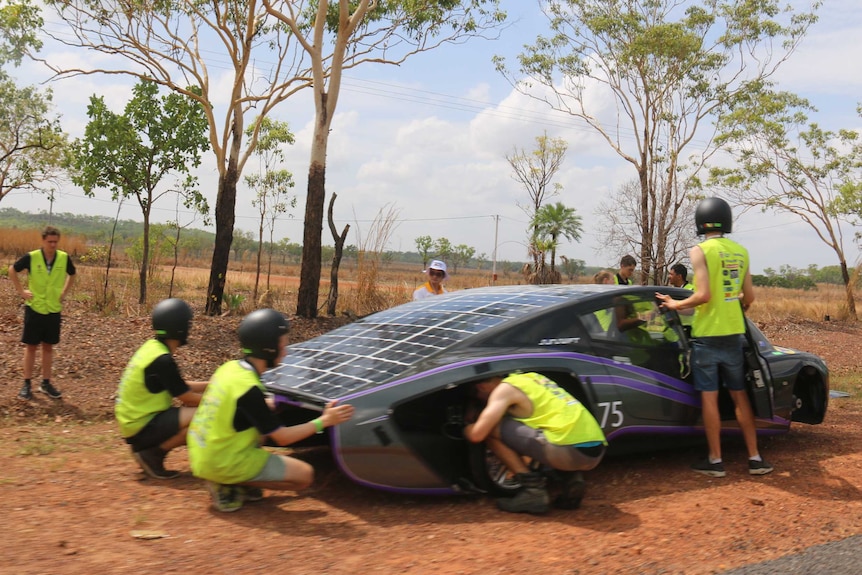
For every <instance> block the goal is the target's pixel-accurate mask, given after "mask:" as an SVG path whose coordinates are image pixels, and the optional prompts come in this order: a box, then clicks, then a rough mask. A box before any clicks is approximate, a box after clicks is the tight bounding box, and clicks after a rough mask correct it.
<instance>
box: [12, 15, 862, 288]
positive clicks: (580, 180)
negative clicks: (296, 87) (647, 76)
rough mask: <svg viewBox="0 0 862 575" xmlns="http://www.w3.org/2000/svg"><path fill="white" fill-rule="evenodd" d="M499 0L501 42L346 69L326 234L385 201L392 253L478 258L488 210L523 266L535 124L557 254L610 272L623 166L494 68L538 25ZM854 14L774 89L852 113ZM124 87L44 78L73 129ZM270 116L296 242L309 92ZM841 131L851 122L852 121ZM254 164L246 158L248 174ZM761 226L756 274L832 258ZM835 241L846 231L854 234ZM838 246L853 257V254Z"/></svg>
mask: <svg viewBox="0 0 862 575" xmlns="http://www.w3.org/2000/svg"><path fill="white" fill-rule="evenodd" d="M507 4H511V6H507V7H508V8H510V10H509V12H510V14H511V15H514V16H522V17H524V18H525V20H524V21H523V22H521V23H519V24H518V25H517V26H514V27H512V28H510V29H508V30H506V31H504V34H503V37H502V39H501V40H500V41H497V42H482V41H477V42H471V43H469V44H467V45H462V46H454V47H446V48H445V49H441V50H439V51H435V52H433V53H427V54H423V55H420V56H417V57H416V58H415V59H414V60H412V61H408V62H407V63H405V64H404V65H402V66H400V67H387V66H377V67H374V66H372V67H368V68H367V69H363V70H358V69H357V70H354V71H351V73H350V74H349V75H348V77H347V78H345V83H344V91H343V92H342V94H341V96H340V99H339V102H338V108H337V111H336V114H335V117H334V119H333V125H332V131H331V134H330V140H329V150H328V155H327V179H326V186H327V191H328V192H329V193H330V194H331V193H337V194H338V200H337V202H336V210H335V213H336V219H337V221H338V222H339V224H338V228H339V229H340V228H341V226H343V224H345V223H351V224H353V225H354V226H355V227H361V228H362V229H363V230H367V228H368V225H369V221H370V220H371V219H372V218H374V216H375V215H376V214H377V212H378V211H379V210H380V209H381V208H382V207H384V206H385V205H387V204H389V205H392V206H395V207H396V208H397V209H398V210H399V211H400V217H401V218H402V219H403V220H404V221H403V222H402V223H401V224H400V225H399V226H398V228H397V229H396V232H395V237H394V239H393V245H392V246H391V247H392V249H398V250H406V251H409V250H413V249H414V243H413V240H414V239H415V238H416V237H418V236H420V235H431V236H432V237H435V238H438V237H447V238H448V239H449V240H450V241H452V242H453V243H455V244H460V243H464V244H468V245H472V246H474V247H475V248H476V250H477V252H479V253H485V254H488V255H489V256H490V254H491V253H492V252H493V249H494V244H493V242H494V232H495V222H496V219H495V216H500V220H499V229H498V231H499V238H498V244H499V253H498V259H500V260H503V259H510V260H525V259H526V254H525V250H524V248H523V246H522V245H521V242H523V241H524V237H525V229H526V226H527V217H526V215H525V214H524V213H523V212H522V211H521V210H520V209H519V207H518V206H517V202H518V201H520V202H521V203H524V202H525V201H527V200H528V198H527V197H526V194H525V192H524V191H523V190H522V189H521V187H520V185H519V184H518V183H517V182H516V181H514V180H513V179H512V177H511V169H510V167H509V165H508V163H507V162H506V160H505V157H504V156H505V155H506V154H511V152H512V151H513V150H514V149H526V150H531V149H532V148H533V147H534V146H535V138H536V136H538V135H540V134H542V133H543V132H545V131H547V133H548V134H549V135H550V136H552V137H562V138H564V139H565V140H566V141H567V142H568V145H569V148H568V150H569V151H568V154H567V158H566V161H565V163H564V165H563V168H562V169H561V171H560V172H559V174H558V178H557V181H558V182H559V183H560V184H561V185H562V186H563V192H562V194H561V195H560V196H559V197H558V198H555V199H554V200H555V201H556V200H559V201H562V202H563V203H565V204H566V205H569V206H572V207H575V208H576V209H577V210H578V213H579V214H580V215H581V216H582V218H583V221H584V237H583V239H582V241H581V242H580V243H579V244H577V245H563V246H562V247H561V248H560V253H563V254H565V255H567V256H569V257H573V258H578V259H583V260H585V261H586V262H587V264H589V265H603V266H612V265H614V263H615V261H616V260H617V259H618V258H617V255H616V254H610V253H606V252H605V251H604V250H603V249H602V246H600V245H599V241H598V238H599V237H600V235H599V232H600V229H599V228H598V226H600V225H603V221H602V220H601V219H600V218H598V217H597V216H596V214H595V210H596V207H597V206H598V203H599V200H600V199H601V198H602V197H606V195H607V194H610V193H611V192H612V191H614V190H616V189H617V188H618V187H619V186H620V185H621V184H623V183H625V182H627V181H629V180H631V179H632V178H633V177H634V176H635V174H634V171H633V170H632V168H631V166H630V165H629V164H628V163H626V162H625V161H623V160H622V159H620V158H619V157H618V156H617V155H616V153H615V152H614V151H613V150H612V149H611V148H610V146H609V145H608V144H607V142H605V141H604V139H603V138H601V137H600V136H599V135H598V134H597V133H596V132H595V131H593V130H592V129H590V128H588V127H586V126H585V125H584V124H583V122H579V121H575V120H574V119H572V118H571V117H570V116H567V115H565V114H562V113H559V112H553V111H551V110H550V108H549V106H548V105H547V104H545V103H543V102H540V101H538V100H536V99H534V98H529V97H526V96H524V95H522V94H519V93H518V92H516V91H515V90H513V89H512V88H511V86H509V85H508V83H507V82H506V81H505V80H504V79H503V78H502V77H501V76H500V75H499V74H498V73H497V72H496V71H495V70H494V68H493V66H492V65H491V63H490V57H491V55H492V54H495V53H507V54H508V55H510V56H511V55H513V54H517V52H518V51H519V50H520V47H521V46H522V45H523V44H525V43H529V42H531V41H532V40H533V39H534V37H535V32H536V30H537V23H540V22H541V19H540V18H537V17H536V15H535V11H536V8H535V5H534V4H531V3H524V2H515V3H512V2H507ZM826 11H829V12H826ZM860 14H862V12H860V11H859V10H858V6H857V1H856V0H840V1H836V0H833V1H832V2H830V3H828V4H827V5H826V6H825V8H824V13H823V19H822V21H821V23H820V24H818V27H817V28H815V30H814V32H813V33H812V35H811V37H810V38H809V39H808V40H807V41H806V42H805V43H804V44H803V46H802V48H801V49H800V51H799V53H798V54H797V55H795V56H794V57H793V58H792V59H791V61H790V62H788V64H787V65H786V67H785V71H784V72H783V73H782V76H781V80H782V86H784V83H785V82H786V83H787V86H786V87H787V89H801V88H804V89H806V90H810V93H808V94H805V95H807V96H809V97H812V98H813V99H815V98H816V99H817V100H819V101H822V102H827V103H828V105H827V106H826V107H827V108H828V109H830V110H832V109H835V108H838V107H841V108H846V109H847V110H848V111H849V113H850V114H851V115H855V112H854V109H855V99H856V98H857V97H858V94H859V87H860V84H862V64H860V63H858V62H856V60H855V59H854V58H852V57H849V55H852V54H855V53H856V51H857V50H856V49H855V44H856V43H857V42H858V38H859V37H860V36H862V29H860V28H862V24H861V23H860V22H862V16H860ZM836 21H837V22H838V24H836ZM830 22H831V24H830ZM53 57H55V58H57V59H58V60H57V61H60V60H59V59H63V60H62V61H63V62H68V63H70V64H71V63H77V64H82V65H84V64H87V63H88V62H89V63H90V64H92V63H93V62H94V61H95V60H94V59H95V58H101V57H102V56H98V55H94V54H92V53H85V52H77V51H71V50H65V51H62V53H61V52H57V53H56V54H54V55H53ZM219 70H220V69H219V68H214V69H213V72H214V73H216V72H218V75H217V77H216V79H215V82H214V86H213V95H214V97H216V98H217V100H216V102H215V103H216V104H217V105H218V106H220V107H223V106H224V104H225V102H224V98H223V97H222V98H218V95H219V94H221V95H226V94H228V93H229V87H230V82H231V78H230V74H228V73H224V72H220V71H219ZM27 72H28V73H29V74H30V77H31V78H36V77H39V78H40V79H39V80H38V81H42V80H43V79H44V70H41V71H39V70H34V69H30V70H28V71H27ZM28 81H29V80H28ZM34 81H35V80H34ZM133 84H134V80H133V79H126V78H122V77H113V76H110V77H104V76H101V77H97V76H86V77H79V78H74V79H69V80H64V81H62V82H60V83H56V84H53V87H54V90H55V95H56V96H55V101H56V103H57V106H58V110H59V111H61V112H62V114H63V123H64V127H65V129H66V130H67V131H69V132H70V133H72V135H73V136H75V135H80V134H82V133H83V127H84V126H85V125H86V104H87V103H88V101H89V97H90V95H91V94H93V93H97V94H100V95H104V96H105V97H106V100H107V101H108V102H109V105H111V107H112V108H113V109H115V110H117V111H121V110H122V109H123V107H124V106H125V103H126V102H127V101H128V98H129V96H130V94H131V86H132V85H133ZM587 94H588V96H587V97H588V100H589V102H591V103H590V104H589V105H590V106H591V111H593V112H594V113H597V114H599V113H602V114H606V115H607V118H608V119H613V118H614V116H613V114H615V110H613V109H611V108H610V106H609V103H610V101H611V100H610V99H609V98H607V97H605V96H604V95H603V94H602V93H601V91H599V90H597V89H591V90H589V91H588V93H587ZM220 109H222V108H220ZM221 113H222V114H223V112H221ZM218 117H219V116H218V115H217V118H218ZM274 117H275V118H276V119H279V120H283V121H287V122H289V124H290V126H291V128H292V130H293V131H294V133H295V135H296V144H295V145H294V146H291V147H289V148H288V149H287V150H286V163H285V167H286V168H287V169H289V170H291V171H292V172H293V173H294V177H295V180H296V188H295V191H296V193H297V195H298V196H299V199H300V202H299V205H298V207H297V208H296V210H294V214H293V215H294V216H295V217H294V218H293V219H292V220H289V219H285V220H284V221H283V222H281V223H280V224H279V228H278V229H277V231H276V236H277V237H289V238H290V239H291V240H292V241H301V238H302V217H303V213H304V201H303V199H304V196H305V190H306V178H307V171H308V161H309V154H310V142H311V137H312V134H313V103H312V100H311V94H310V92H308V91H306V92H302V93H299V94H297V95H295V96H293V97H291V98H290V99H289V100H288V101H286V102H284V103H282V104H281V105H279V107H278V108H276V110H275V111H274ZM250 119H251V118H249V120H250ZM853 125H858V120H857V122H856V123H854V124H853ZM842 127H843V126H842ZM256 165H257V163H256V161H255V160H254V159H251V160H250V161H249V163H248V164H247V168H246V169H247V170H248V171H247V173H251V170H254V169H255V167H256ZM199 175H200V178H201V182H202V189H203V190H204V191H205V193H207V195H208V197H209V198H210V202H211V203H214V201H215V196H216V188H217V181H218V180H217V171H216V169H215V165H214V158H213V154H212V153H211V152H210V153H208V154H207V155H206V156H205V158H204V164H203V166H202V167H201V169H200V170H199ZM250 201H251V197H250V192H248V190H246V189H245V187H244V184H242V183H241V184H240V188H239V190H238V198H237V216H238V217H237V225H238V226H239V227H240V228H243V229H247V230H252V229H254V228H255V227H256V222H257V216H256V215H255V211H254V209H253V208H252V207H251V205H250ZM327 201H328V200H327ZM5 206H11V207H17V208H19V209H46V210H47V209H48V205H47V202H46V201H45V200H44V199H43V198H41V197H34V196H30V195H24V196H10V197H8V198H6V199H4V202H3V204H2V206H0V207H5ZM53 209H54V210H55V211H73V212H84V213H93V214H99V215H110V216H113V214H114V211H115V206H114V205H113V204H112V203H111V202H109V201H107V200H106V197H105V196H104V195H102V196H101V197H100V198H96V199H85V198H82V194H81V192H80V190H74V189H71V188H70V189H67V190H64V195H61V196H60V198H59V200H58V201H57V202H56V204H55V206H54V207H53ZM159 216H161V218H162V219H163V220H167V219H173V218H174V217H175V215H174V214H173V210H172V208H171V209H168V208H165V209H164V210H163V211H160V210H158V209H157V210H156V217H157V218H158V217H159ZM122 217H128V218H136V219H139V214H138V213H136V211H135V210H134V208H133V207H132V206H131V205H129V206H128V207H125V208H124V211H123V216H122ZM773 221H775V218H774V216H772V215H763V214H759V213H758V214H746V215H745V216H744V217H742V218H741V219H740V221H739V224H738V225H737V234H738V239H739V240H740V241H742V242H743V243H744V244H746V245H748V246H749V249H750V250H751V251H752V261H753V264H754V268H755V271H760V270H762V268H763V267H773V268H776V269H777V268H778V267H779V266H781V265H782V264H789V265H793V266H794V267H807V265H808V264H809V263H817V264H818V265H821V266H822V265H834V263H835V262H834V254H832V253H831V251H830V250H829V249H828V248H825V247H824V246H823V245H822V243H820V242H819V240H817V238H816V237H815V236H814V233H813V231H809V228H807V227H806V226H805V225H804V224H799V223H798V222H794V221H788V222H786V223H784V220H781V221H782V223H783V225H781V226H778V227H767V226H764V225H763V224H762V222H773ZM351 236H352V237H351V238H349V239H348V242H349V243H355V241H356V240H355V236H354V235H353V234H351ZM323 237H324V242H325V243H330V238H329V233H328V229H327V227H326V225H325V224H324V235H323ZM845 237H848V238H849V237H852V231H848V233H846V234H845ZM692 239H693V240H694V238H692ZM597 248H598V249H597ZM848 248H849V251H850V252H851V259H854V258H855V257H856V253H857V252H856V250H855V248H854V247H853V246H848Z"/></svg>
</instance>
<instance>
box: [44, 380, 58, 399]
mask: <svg viewBox="0 0 862 575" xmlns="http://www.w3.org/2000/svg"><path fill="white" fill-rule="evenodd" d="M39 391H41V392H42V393H44V394H45V395H47V396H48V397H50V398H51V399H60V398H61V397H63V394H62V393H60V390H58V389H57V388H56V387H54V386H53V385H51V382H50V381H43V382H42V385H40V386H39Z"/></svg>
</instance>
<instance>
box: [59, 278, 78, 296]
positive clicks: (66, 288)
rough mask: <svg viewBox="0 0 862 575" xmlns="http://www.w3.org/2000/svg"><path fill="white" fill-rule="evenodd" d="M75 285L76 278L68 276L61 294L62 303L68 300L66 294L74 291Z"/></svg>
mask: <svg viewBox="0 0 862 575" xmlns="http://www.w3.org/2000/svg"><path fill="white" fill-rule="evenodd" d="M74 284H75V276H70V275H67V276H66V283H65V284H63V291H62V292H60V301H63V300H65V299H66V294H68V293H69V290H71V289H72V286H73V285H74Z"/></svg>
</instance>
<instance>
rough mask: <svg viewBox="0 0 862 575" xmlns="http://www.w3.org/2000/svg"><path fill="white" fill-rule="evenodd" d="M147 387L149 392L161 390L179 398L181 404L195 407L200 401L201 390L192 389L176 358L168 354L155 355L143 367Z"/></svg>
mask: <svg viewBox="0 0 862 575" xmlns="http://www.w3.org/2000/svg"><path fill="white" fill-rule="evenodd" d="M144 377H145V381H146V386H147V389H148V390H149V391H150V393H159V392H160V391H162V390H165V391H167V392H168V393H170V394H171V397H176V398H177V399H179V400H180V401H181V402H182V403H183V405H185V406H188V407H196V406H198V405H200V402H201V397H202V396H201V392H199V391H195V390H194V389H192V388H191V387H190V386H189V384H187V383H186V381H185V380H184V379H183V376H182V375H181V374H180V369H179V366H178V365H177V362H176V360H175V359H174V357H173V356H172V355H170V354H167V353H166V354H164V355H160V356H159V357H157V358H156V359H155V360H153V362H152V363H151V364H150V365H148V366H147V367H146V368H145V369H144Z"/></svg>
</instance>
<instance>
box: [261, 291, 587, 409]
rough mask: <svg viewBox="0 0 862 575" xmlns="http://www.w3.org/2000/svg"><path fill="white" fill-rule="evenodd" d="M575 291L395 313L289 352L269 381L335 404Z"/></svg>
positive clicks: (417, 306)
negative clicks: (335, 399)
mask: <svg viewBox="0 0 862 575" xmlns="http://www.w3.org/2000/svg"><path fill="white" fill-rule="evenodd" d="M573 287H574V286H567V287H563V286H555V287H551V286H506V287H495V288H480V289H470V290H462V291H457V292H454V293H450V294H447V295H444V296H439V297H433V298H427V299H424V300H421V301H417V302H411V303H407V304H404V305H400V306H397V307H394V308H392V309H389V310H386V311H383V312H380V313H376V314H374V315H370V316H368V317H365V318H363V319H361V320H359V321H356V322H354V323H351V324H348V325H345V326H343V327H340V328H338V329H335V330H333V331H331V332H329V333H327V334H324V335H322V336H319V337H316V338H314V339H311V340H308V341H306V342H302V343H297V344H294V345H291V346H289V347H288V352H287V356H286V357H285V358H284V360H283V363H282V364H281V365H280V366H278V367H276V368H275V369H273V370H271V371H270V372H268V373H267V374H266V375H265V377H264V381H265V382H266V384H267V385H269V386H271V387H272V388H275V389H278V388H284V389H285V390H288V389H296V390H299V391H301V392H306V393H310V394H313V395H317V396H322V397H328V398H337V397H342V396H344V395H346V394H348V393H350V392H351V391H355V390H357V389H359V388H361V387H364V386H366V385H377V384H380V383H383V382H385V381H388V380H389V379H391V378H392V377H394V376H396V375H398V374H399V373H401V372H403V371H404V370H405V369H407V368H408V367H409V366H410V365H412V364H414V363H416V362H418V361H420V360H421V359H423V358H426V357H428V356H430V355H432V354H434V353H436V352H438V351H440V350H442V349H445V348H447V347H449V346H451V345H453V344H455V343H457V342H460V341H463V340H464V339H466V338H468V337H470V336H472V335H475V334H477V333H479V332H481V331H483V330H486V329H488V328H491V327H494V326H496V325H498V324H500V323H501V322H504V321H506V320H510V319H514V318H517V317H520V316H523V315H524V314H528V313H530V312H534V311H536V310H538V309H541V308H544V307H548V306H552V305H555V304H559V303H562V302H564V301H566V300H569V299H571V298H572V297H575V292H574V290H573V289H572V288H573Z"/></svg>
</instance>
